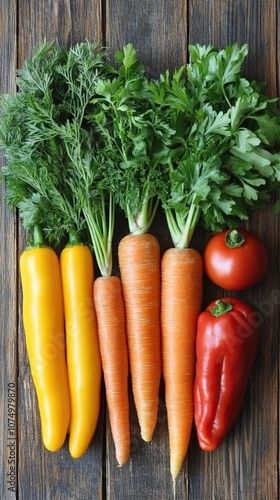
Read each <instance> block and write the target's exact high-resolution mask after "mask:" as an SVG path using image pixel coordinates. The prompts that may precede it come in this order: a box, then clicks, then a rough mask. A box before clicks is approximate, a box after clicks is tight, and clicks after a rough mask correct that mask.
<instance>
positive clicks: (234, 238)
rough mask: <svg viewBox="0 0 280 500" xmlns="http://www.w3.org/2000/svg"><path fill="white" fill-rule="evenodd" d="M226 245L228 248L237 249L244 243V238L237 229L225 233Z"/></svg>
mask: <svg viewBox="0 0 280 500" xmlns="http://www.w3.org/2000/svg"><path fill="white" fill-rule="evenodd" d="M225 240H226V245H227V246H228V247H229V248H238V247H241V245H243V243H245V236H243V234H242V233H240V231H238V230H237V229H230V230H229V231H227V233H226V238H225Z"/></svg>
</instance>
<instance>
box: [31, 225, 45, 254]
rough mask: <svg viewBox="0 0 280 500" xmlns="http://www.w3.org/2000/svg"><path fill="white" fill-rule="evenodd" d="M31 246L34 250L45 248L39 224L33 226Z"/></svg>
mask: <svg viewBox="0 0 280 500" xmlns="http://www.w3.org/2000/svg"><path fill="white" fill-rule="evenodd" d="M32 246H33V247H34V248H37V247H44V246H46V243H45V239H44V235H43V232H42V229H41V228H40V226H39V224H35V225H34V228H33V242H32Z"/></svg>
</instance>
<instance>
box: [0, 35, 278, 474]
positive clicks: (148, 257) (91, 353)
mask: <svg viewBox="0 0 280 500" xmlns="http://www.w3.org/2000/svg"><path fill="white" fill-rule="evenodd" d="M247 54H248V47H247V46H246V45H243V46H241V47H239V46H238V45H237V44H233V45H231V46H228V47H226V48H224V49H216V48H214V47H212V46H200V45H198V44H196V45H190V46H189V55H190V61H189V62H188V63H187V64H184V65H183V66H182V67H180V68H178V69H177V70H175V71H174V73H173V74H171V73H170V72H169V71H166V72H165V73H164V74H163V75H161V76H160V77H159V79H158V80H149V79H148V78H147V77H146V76H145V68H144V66H143V65H142V64H140V62H139V60H138V57H137V53H136V51H135V49H134V47H133V46H132V44H128V45H126V46H125V47H124V48H123V51H121V52H117V53H116V54H115V64H113V63H110V62H109V55H108V53H107V51H106V50H105V49H104V48H103V47H102V46H101V45H99V44H95V43H90V42H83V43H80V44H77V45H75V46H73V47H70V48H66V47H61V46H59V45H58V44H56V43H54V42H52V43H48V42H44V43H43V44H42V46H41V47H40V48H38V49H37V50H36V51H35V53H34V55H33V57H32V58H30V59H29V60H27V61H25V64H24V66H23V68H22V69H21V70H20V71H19V74H18V89H19V90H18V93H17V94H15V95H3V96H2V99H1V108H2V112H1V114H0V145H1V146H2V147H3V149H4V151H5V154H6V158H7V163H6V166H5V168H4V170H3V174H4V179H5V182H6V193H7V202H8V204H9V206H10V207H12V208H15V207H16V208H17V209H18V210H19V215H20V217H21V219H22V222H23V225H24V227H25V229H26V230H27V232H28V233H29V235H32V234H33V231H34V229H35V233H34V234H35V235H38V234H39V235H42V236H43V237H44V238H45V240H46V241H47V244H49V245H52V246H53V248H54V249H51V248H50V247H45V246H42V245H41V239H42V236H40V238H39V244H38V242H37V239H36V241H35V242H34V244H36V245H35V246H36V248H34V249H30V250H28V249H27V250H26V251H25V252H24V253H23V255H22V257H21V279H22V292H23V307H24V317H23V319H24V328H25V333H26V344H27V352H28V356H29V361H30V367H31V373H32V377H33V380H34V385H35V388H36V392H37V397H38V403H39V410H40V415H41V423H42V434H43V442H44V444H45V446H46V447H47V448H48V449H49V450H52V451H55V450H57V449H59V448H60V447H61V446H62V445H63V444H64V442H65V438H66V432H67V430H68V428H69V433H70V435H69V450H70V453H71V455H72V456H73V457H77V458H78V457H80V456H81V455H82V454H83V453H85V451H86V450H87V448H88V446H89V444H90V442H91V439H92V437H93V435H94V432H95V431H96V424H97V420H98V415H99V407H100V384H101V374H102V370H103V375H104V382H105V392H106V399H107V404H108V412H109V419H110V425H111V429H112V436H113V440H114V443H115V449H116V459H117V461H118V463H119V464H120V465H122V464H124V463H125V462H126V461H127V460H128V458H129V456H130V421H129V393H128V380H129V376H131V380H132V390H133V396H134V401H135V406H136V411H137V415H138V420H139V426H140V432H141V435H142V438H143V439H144V440H145V441H150V440H151V439H152V436H153V433H154V430H155V427H156V422H157V415H158V404H159V386H160V380H161V376H163V379H164V386H165V401H166V409H167V419H168V433H169V442H170V469H171V474H172V477H173V479H174V480H175V478H176V477H177V475H178V473H179V471H180V470H181V467H182V464H183V462H184V459H185V457H186V454H187V451H188V446H189V441H190V436H191V431H192V427H193V423H195V425H196V429H197V436H198V442H199V445H200V447H201V448H202V449H203V450H214V449H216V448H217V447H218V446H219V445H220V444H221V442H222V440H223V438H224V436H225V435H226V433H227V432H229V430H230V428H231V427H232V425H233V424H234V421H235V419H236V418H237V416H238V414H239V412H240V410H241V407H242V405H243V401H244V395H245V390H246V387H247V383H248V379H249V376H250V373H251V369H252V365H253V361H254V357H255V353H256V349H257V337H258V328H257V321H254V312H253V311H252V310H251V308H250V306H249V305H247V304H245V303H244V302H242V301H240V300H239V299H237V298H234V297H230V298H228V299H223V298H221V299H218V300H216V301H214V302H213V303H212V304H210V305H209V307H208V308H207V310H206V311H204V312H201V305H202V302H203V272H205V274H206V275H207V276H208V277H209V279H210V280H213V282H214V283H215V284H216V285H217V286H220V287H221V289H225V290H236V291H238V290H243V289H245V288H248V287H251V286H254V285H255V284H257V283H258V282H259V281H260V280H261V279H263V277H264V275H265V273H266V271H267V267H268V254H267V250H266V248H265V247H264V245H263V243H262V242H261V241H260V240H258V239H257V238H256V237H255V236H253V235H252V234H250V232H249V231H248V230H245V229H243V228H242V227H241V226H242V223H243V222H244V221H248V220H249V219H250V215H251V214H252V213H253V212H254V211H256V210H260V209H262V207H263V206H264V204H266V203H267V202H268V200H270V199H271V194H272V193H274V192H275V189H276V188H277V186H278V184H279V180H280V155H279V153H278V152H277V146H278V145H279V143H280V117H279V113H278V112H277V108H276V99H269V98H267V97H266V96H265V94H264V86H263V84H259V83H257V82H250V81H248V80H247V79H246V78H245V77H244V76H243V73H242V72H243V64H244V60H245V57H246V56H247ZM277 206H278V205H277V204H276V208H277ZM157 210H162V211H163V213H164V215H165V218H166V224H167V228H168V230H169V233H170V237H171V241H172V243H173V248H169V249H167V250H166V251H165V252H164V253H163V255H162V256H161V248H160V244H159V242H158V241H157V239H156V237H155V236H154V235H153V234H152V229H151V228H152V227H153V226H152V223H153V221H154V217H155V214H156V212H157ZM119 216H121V217H123V216H124V217H125V219H126V221H127V224H128V233H129V234H127V235H126V236H125V237H123V239H122V240H121V241H120V242H118V262H116V266H115V265H114V259H113V240H114V228H115V224H116V219H117V218H118V217H119ZM198 226H200V227H201V228H203V229H204V230H206V231H207V232H211V233H212V234H213V233H215V234H214V235H213V236H212V237H211V238H210V239H209V241H208V243H207V245H206V248H205V252H204V254H203V255H201V254H200V252H199V251H198V250H197V249H195V248H194V247H193V246H192V242H193V235H194V232H195V231H196V228H197V227H198ZM36 238H37V236H36ZM67 240H68V241H69V244H66V241H67ZM228 245H229V246H228ZM59 254H60V260H59V258H58V257H59ZM29 262H30V264H29ZM36 262H37V264H36ZM95 265H96V267H97V270H98V271H99V275H98V276H94V267H95ZM118 265H119V271H120V276H119V275H118V272H117V273H114V270H115V269H117V266H118ZM50 266H51V267H50ZM50 268H51V272H50ZM114 274H115V275H114ZM34 284H36V286H34ZM31 285H32V286H31ZM38 292H39V293H38ZM50 343H51V346H53V345H54V346H56V347H59V348H58V349H56V350H55V354H56V355H55V356H54V355H53V356H49V355H48V353H49V349H50ZM34 349H36V353H35V355H34ZM56 358H57V359H58V360H59V362H56ZM66 358H67V363H66ZM38 360H40V366H39V368H40V369H39V370H38ZM46 361H48V362H46ZM34 363H35V364H34ZM58 380H59V381H60V383H59V384H58V383H57V381H58ZM62 406H63V412H62V411H61V407H62Z"/></svg>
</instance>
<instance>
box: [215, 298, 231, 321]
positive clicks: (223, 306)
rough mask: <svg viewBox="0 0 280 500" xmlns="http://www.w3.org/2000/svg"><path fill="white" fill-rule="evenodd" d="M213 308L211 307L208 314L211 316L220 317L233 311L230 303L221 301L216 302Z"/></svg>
mask: <svg viewBox="0 0 280 500" xmlns="http://www.w3.org/2000/svg"><path fill="white" fill-rule="evenodd" d="M215 304H216V305H215V306H214V307H211V309H210V313H211V314H212V316H216V317H217V316H222V314H227V313H228V312H229V311H231V310H232V309H233V305H232V303H231V302H226V301H223V300H220V299H218V300H216V302H215Z"/></svg>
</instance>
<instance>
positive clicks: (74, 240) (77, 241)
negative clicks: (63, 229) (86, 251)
mask: <svg viewBox="0 0 280 500" xmlns="http://www.w3.org/2000/svg"><path fill="white" fill-rule="evenodd" d="M76 245H82V240H81V238H80V236H79V235H78V234H77V233H76V231H75V230H74V229H70V230H69V240H68V243H67V245H66V246H67V247H75V246H76Z"/></svg>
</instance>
